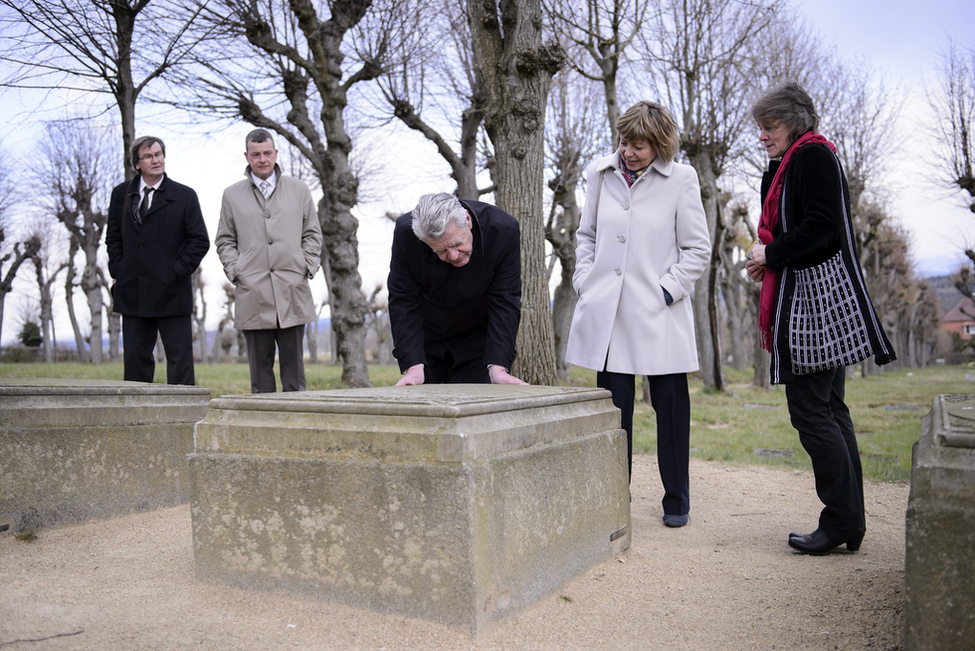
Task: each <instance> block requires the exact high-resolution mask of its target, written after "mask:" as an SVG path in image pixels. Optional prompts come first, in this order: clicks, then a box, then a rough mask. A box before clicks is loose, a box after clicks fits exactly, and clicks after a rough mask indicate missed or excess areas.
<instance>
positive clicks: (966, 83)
mask: <svg viewBox="0 0 975 651" xmlns="http://www.w3.org/2000/svg"><path fill="white" fill-rule="evenodd" d="M937 79H938V84H937V86H935V87H934V88H933V89H929V91H928V102H929V104H930V106H931V110H932V112H933V113H934V117H935V121H934V125H935V126H934V130H935V133H934V138H933V142H934V146H935V156H936V160H935V164H936V165H937V173H938V177H939V178H940V179H941V180H942V181H943V182H944V183H946V184H947V185H948V187H950V188H951V189H952V190H954V191H955V192H957V191H958V190H960V191H961V192H963V193H964V194H965V195H967V196H965V201H966V202H967V203H968V209H969V210H970V211H971V212H973V213H975V44H968V45H966V46H960V45H958V44H956V43H954V42H952V41H949V42H948V46H947V49H946V50H945V52H944V53H943V54H942V59H941V66H940V69H939V70H938V74H937ZM964 251H965V256H966V257H967V258H968V260H969V261H970V262H971V268H970V269H969V268H965V267H962V269H961V270H960V272H959V273H958V274H957V276H956V278H955V287H956V288H957V289H958V291H959V292H960V293H961V294H963V295H965V296H967V297H969V298H971V299H973V300H975V273H972V271H973V270H975V243H973V242H971V241H969V242H965V243H964Z"/></svg>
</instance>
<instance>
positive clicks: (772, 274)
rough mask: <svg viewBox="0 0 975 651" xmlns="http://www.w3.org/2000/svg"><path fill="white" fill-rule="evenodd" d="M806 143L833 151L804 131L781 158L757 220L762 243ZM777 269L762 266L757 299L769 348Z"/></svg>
mask: <svg viewBox="0 0 975 651" xmlns="http://www.w3.org/2000/svg"><path fill="white" fill-rule="evenodd" d="M808 143H820V144H824V145H826V146H828V147H829V148H830V149H832V150H833V151H834V152H835V151H836V145H834V144H833V143H831V142H830V141H829V140H827V139H826V138H824V137H823V136H821V135H820V134H818V133H815V132H813V131H807V132H806V133H804V134H802V135H801V136H799V138H797V139H796V141H795V142H794V143H792V145H790V146H789V149H788V150H787V151H786V152H785V156H783V157H782V162H781V163H779V169H778V170H776V171H775V176H773V177H772V183H771V185H770V186H769V189H768V194H767V195H765V203H763V204H762V218H761V219H760V220H759V222H758V239H760V240H761V241H762V244H765V245H768V244H769V243H770V242H771V241H772V240H774V239H775V235H774V233H775V228H776V227H777V226H778V225H779V198H780V197H781V196H782V184H783V182H784V181H785V169H786V167H788V165H789V161H790V160H791V159H792V156H793V155H794V154H795V153H796V152H797V151H798V150H799V148H800V147H802V146H803V145H806V144H808ZM779 275H780V271H779V270H773V269H768V268H766V269H765V277H764V278H763V279H762V292H761V295H760V299H759V310H758V329H759V335H760V337H761V343H762V348H764V349H765V350H767V351H769V352H771V351H772V326H773V321H774V311H775V310H774V306H775V290H776V289H777V288H778V286H779Z"/></svg>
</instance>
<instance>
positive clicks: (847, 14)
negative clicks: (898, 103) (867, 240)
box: [799, 0, 975, 275]
mask: <svg viewBox="0 0 975 651" xmlns="http://www.w3.org/2000/svg"><path fill="white" fill-rule="evenodd" d="M799 2H800V5H799V6H800V10H801V11H802V12H803V14H804V15H806V16H807V17H808V19H809V21H810V24H811V25H812V26H813V27H814V28H815V29H816V30H817V31H819V32H820V33H821V34H822V35H823V37H824V38H825V39H827V40H828V41H832V42H833V43H834V44H835V49H836V51H837V53H838V54H839V55H840V56H842V57H843V58H845V59H849V58H852V57H859V58H862V59H865V60H866V61H868V62H870V64H871V65H873V66H874V67H875V68H877V69H878V70H879V71H881V72H882V73H883V74H884V76H885V78H886V79H887V80H888V81H889V86H890V87H891V88H893V87H894V86H895V85H899V86H900V90H901V91H903V92H904V93H905V94H906V99H905V103H904V106H903V112H902V114H901V120H900V129H899V137H900V138H899V139H900V141H901V142H902V143H903V150H902V151H899V152H897V153H896V154H895V155H894V157H893V159H892V161H891V169H892V172H893V173H894V183H893V184H892V190H893V196H892V201H891V205H890V211H891V213H892V215H893V216H894V217H896V218H899V219H900V220H901V223H903V224H904V226H905V227H907V229H908V230H909V232H910V233H911V236H912V253H913V257H914V260H915V263H916V265H917V268H918V269H919V271H921V272H922V273H923V274H924V275H938V274H945V273H953V272H955V271H957V270H958V265H959V264H960V262H961V260H962V259H963V256H962V253H961V251H962V245H967V246H972V245H975V215H973V214H972V213H971V212H969V210H968V208H967V205H968V204H967V202H966V201H965V200H964V197H963V196H962V193H961V192H949V191H948V189H947V188H946V186H945V185H944V184H943V183H942V182H941V180H940V179H936V178H935V177H934V172H933V170H932V169H931V168H930V167H929V165H928V160H929V159H930V156H929V155H928V153H927V152H928V151H929V150H930V148H931V147H932V146H933V143H931V142H930V136H929V135H928V134H927V133H925V132H924V130H923V127H924V125H926V124H929V123H930V120H931V117H930V109H929V108H928V103H927V99H926V97H925V94H924V88H925V84H927V85H929V86H930V85H933V83H936V81H937V79H938V77H937V70H938V66H939V62H940V59H941V56H942V52H943V50H944V48H945V47H946V45H947V43H948V39H949V38H951V39H953V40H954V41H955V44H956V45H958V44H967V45H973V44H975V2H972V1H971V0H930V1H928V2H915V1H914V0H911V1H910V2H907V1H905V0H799ZM824 135H826V136H827V137H828V136H829V134H824Z"/></svg>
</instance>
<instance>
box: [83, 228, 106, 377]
mask: <svg viewBox="0 0 975 651" xmlns="http://www.w3.org/2000/svg"><path fill="white" fill-rule="evenodd" d="M86 248H87V247H86ZM97 255H98V251H97V248H96V250H95V251H91V252H89V251H87V250H86V251H85V260H86V264H85V270H84V273H83V274H82V276H81V288H82V289H83V290H84V292H85V298H86V299H87V301H88V309H89V311H90V312H91V340H90V343H89V345H90V350H91V362H92V363H94V364H101V363H102V308H103V307H104V306H103V304H102V285H101V282H99V280H98V269H97V265H98V258H97Z"/></svg>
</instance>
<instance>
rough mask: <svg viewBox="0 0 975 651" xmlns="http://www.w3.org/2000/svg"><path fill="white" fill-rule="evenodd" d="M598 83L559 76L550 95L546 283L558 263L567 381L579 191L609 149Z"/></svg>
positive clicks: (559, 359)
mask: <svg viewBox="0 0 975 651" xmlns="http://www.w3.org/2000/svg"><path fill="white" fill-rule="evenodd" d="M593 85H594V83H593V82H592V81H589V80H588V79H586V78H584V77H579V76H578V75H570V74H567V71H562V72H561V73H559V74H558V75H556V76H555V79H554V82H553V86H552V92H551V93H550V94H549V109H548V113H547V127H546V130H545V149H546V158H547V163H548V164H547V170H548V172H549V173H550V174H551V177H550V178H549V181H548V187H549V190H551V192H552V204H551V208H550V210H549V213H548V219H547V221H546V223H545V239H546V240H548V243H549V244H550V245H551V246H552V259H551V261H550V262H549V265H548V269H549V273H547V274H546V276H547V278H549V279H551V276H552V271H553V270H554V268H555V263H556V262H557V263H558V267H559V273H560V279H559V284H558V285H557V286H556V288H555V293H554V296H553V299H552V332H553V337H554V345H555V371H556V376H557V377H558V379H559V380H560V381H563V382H565V381H568V379H569V365H568V364H567V363H566V361H565V350H566V346H567V344H568V339H569V327H570V326H571V324H572V315H573V313H574V311H575V306H576V302H577V301H578V298H579V297H578V295H577V294H576V291H575V288H574V287H573V286H572V276H573V274H574V273H575V269H576V231H577V230H578V229H579V221H580V220H581V218H582V206H580V205H579V201H578V190H579V186H580V184H581V183H582V177H583V172H584V171H585V169H586V165H587V164H588V163H589V162H590V161H591V160H592V159H593V158H594V157H595V156H596V155H597V153H598V152H599V150H600V148H604V147H605V146H606V133H607V132H606V130H605V128H604V126H603V121H602V120H601V119H600V116H601V114H602V113H601V103H600V102H599V94H598V93H594V92H589V91H590V90H591V89H592V87H593Z"/></svg>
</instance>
